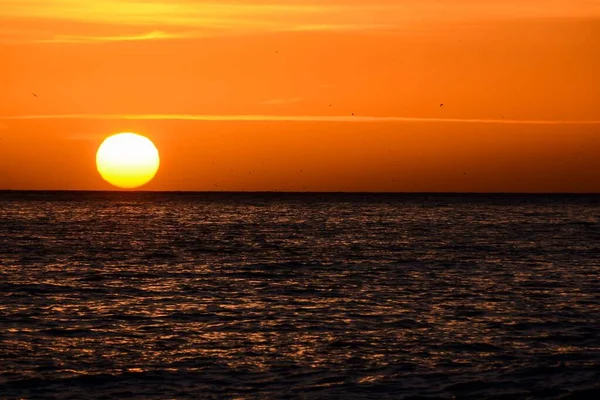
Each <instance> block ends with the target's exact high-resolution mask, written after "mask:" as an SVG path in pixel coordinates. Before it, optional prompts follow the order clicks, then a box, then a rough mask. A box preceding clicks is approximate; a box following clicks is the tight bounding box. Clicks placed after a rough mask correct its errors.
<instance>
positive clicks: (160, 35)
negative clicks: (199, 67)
mask: <svg viewBox="0 0 600 400" xmlns="http://www.w3.org/2000/svg"><path fill="white" fill-rule="evenodd" d="M183 37H185V34H182V33H166V32H162V31H152V32H148V33H142V34H139V35H121V36H85V35H56V36H54V37H52V38H51V39H39V40H35V42H38V43H105V42H131V41H139V40H164V39H175V38H183Z"/></svg>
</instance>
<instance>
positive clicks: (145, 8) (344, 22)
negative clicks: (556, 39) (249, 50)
mask: <svg viewBox="0 0 600 400" xmlns="http://www.w3.org/2000/svg"><path fill="white" fill-rule="evenodd" d="M0 10H2V15H1V16H0V25H4V26H6V22H7V21H11V23H13V24H14V23H17V25H18V26H19V28H18V29H20V30H21V31H22V32H25V33H26V32H30V31H31V29H32V28H35V27H37V26H38V25H39V24H40V23H44V22H49V21H50V22H56V24H55V25H54V27H53V28H52V29H50V31H51V33H53V34H57V35H61V36H52V37H50V40H46V42H51V43H52V42H54V43H56V42H61V40H62V42H63V43H65V42H66V43H81V42H90V43H91V42H105V41H115V40H153V39H174V38H180V37H182V36H181V35H180V32H181V31H186V32H194V35H197V36H206V32H207V31H213V32H214V34H223V35H231V34H246V33H262V32H280V31H390V30H401V29H407V28H410V27H414V26H419V25H422V24H427V23H433V24H438V23H439V22H443V21H473V20H489V19H506V18H508V19H515V18H572V17H598V16H600V2H596V1H590V0H552V1H550V0H489V1H475V0H397V1H393V0H373V1H372V2H364V1H359V0H319V1H317V0H306V1H297V0H286V1H285V2H281V1H279V2H275V1H273V2H266V1H258V0H228V1H227V2H217V1H215V0H212V1H210V0H145V1H141V0H0ZM15 21H17V22H15ZM101 25H104V26H105V27H106V26H111V27H112V28H111V32H110V33H109V34H106V32H104V33H103V34H101V35H99V34H97V32H96V31H95V29H99V28H98V27H99V26H101ZM132 27H134V28H138V29H137V31H138V32H149V31H151V32H153V31H157V32H158V31H159V32H163V33H165V34H164V35H139V36H132V35H131V31H130V29H131V28H132ZM25 36H27V37H29V35H25ZM94 37H96V38H97V40H95V39H93V38H94ZM184 37H188V36H184ZM117 38H122V39H117ZM127 38H129V39H127ZM34 39H40V38H34ZM43 39H48V37H44V38H43ZM5 40H6V39H5ZM15 40H24V38H23V37H21V38H19V37H16V39H15Z"/></svg>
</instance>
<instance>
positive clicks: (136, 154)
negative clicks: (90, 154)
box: [96, 132, 160, 189]
mask: <svg viewBox="0 0 600 400" xmlns="http://www.w3.org/2000/svg"><path fill="white" fill-rule="evenodd" d="M159 165H160V158H159V156H158V149H157V148H156V146H154V143H152V141H151V140H150V139H148V138H147V137H144V136H141V135H138V134H136V133H128V132H127V133H117V134H116V135H112V136H110V137H107V138H106V139H105V140H104V142H102V144H101V145H100V147H98V152H97V153H96V167H97V168H98V172H99V173H100V176H102V178H103V179H104V180H105V181H107V182H108V183H110V184H111V185H114V186H117V187H119V188H122V189H133V188H138V187H140V186H143V185H145V184H146V183H148V182H150V181H151V180H152V178H154V176H155V175H156V172H157V171H158V167H159Z"/></svg>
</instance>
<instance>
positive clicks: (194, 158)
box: [0, 0, 600, 192]
mask: <svg viewBox="0 0 600 400" xmlns="http://www.w3.org/2000/svg"><path fill="white" fill-rule="evenodd" d="M365 3H366V2H364V1H358V0H320V1H317V0H302V1H300V0H287V1H277V2H275V1H272V2H269V1H258V0H254V1H251V0H234V1H226V2H216V1H213V2H209V1H199V0H198V1H196V0H168V1H167V0H146V1H143V0H0V10H1V11H0V189H111V187H110V186H109V185H108V183H106V182H104V181H103V180H102V179H101V178H100V176H99V174H98V173H97V172H96V170H95V152H96V149H97V148H98V146H99V145H100V143H101V142H102V140H103V139H104V138H105V137H106V136H108V135H110V134H112V133H117V132H123V131H134V132H137V133H140V134H143V135H145V136H148V137H149V138H150V139H152V140H153V141H154V142H155V144H156V145H157V147H158V148H159V150H160V153H161V159H162V164H161V169H160V171H159V173H158V175H157V176H156V178H155V180H154V181H152V182H151V183H150V184H148V185H147V186H145V187H144V189H148V190H290V191H292V190H311V191H338V190H342V191H522V192H540V191H541V192H555V191H558V192H600V157H598V154H600V139H599V138H600V51H599V50H598V49H600V1H596V0H492V1H484V0H437V1H434V0H404V1H402V0H385V1H384V0H373V1H371V2H369V5H364V4H365ZM32 92H33V93H36V95H37V96H38V97H35V96H33V95H32ZM440 103H444V107H440V106H439V105H440ZM352 113H354V114H355V115H354V116H352Z"/></svg>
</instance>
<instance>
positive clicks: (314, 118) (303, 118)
mask: <svg viewBox="0 0 600 400" xmlns="http://www.w3.org/2000/svg"><path fill="white" fill-rule="evenodd" d="M52 119H73V120H74V119H83V120H85V119H87V120H149V121H150V120H162V121H169V120H173V121H273V122H277V121H289V122H348V123H353V122H433V123H436V122H447V123H474V124H523V125H600V120H598V121H590V120H588V121H585V120H523V119H521V120H517V119H481V118H427V117H373V116H358V115H355V116H344V115H257V114H249V115H202V114H48V115H14V116H0V120H52Z"/></svg>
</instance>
